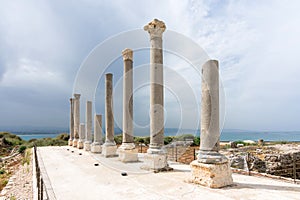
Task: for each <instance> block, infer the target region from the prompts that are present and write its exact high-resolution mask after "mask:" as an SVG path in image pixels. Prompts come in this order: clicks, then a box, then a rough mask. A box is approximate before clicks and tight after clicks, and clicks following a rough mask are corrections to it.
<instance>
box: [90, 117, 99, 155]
mask: <svg viewBox="0 0 300 200" xmlns="http://www.w3.org/2000/svg"><path fill="white" fill-rule="evenodd" d="M101 144H102V115H97V114H95V117H94V142H93V143H92V147H91V152H92V153H101V151H102V148H101Z"/></svg>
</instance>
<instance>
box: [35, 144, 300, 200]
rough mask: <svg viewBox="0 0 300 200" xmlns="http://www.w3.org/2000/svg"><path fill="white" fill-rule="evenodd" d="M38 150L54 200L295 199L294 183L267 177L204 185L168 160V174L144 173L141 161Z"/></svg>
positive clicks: (299, 189)
mask: <svg viewBox="0 0 300 200" xmlns="http://www.w3.org/2000/svg"><path fill="white" fill-rule="evenodd" d="M67 149H69V150H67ZM72 151H73V153H72ZM38 153H39V157H40V159H41V160H42V162H41V161H40V165H43V166H44V167H42V168H44V170H42V173H43V176H46V177H48V178H46V179H48V180H47V181H45V182H46V184H47V188H48V190H49V191H50V193H51V194H52V195H53V196H55V197H56V199H63V200H68V199H84V200H89V199H163V200H164V199H202V198H205V199H206V200H208V199H222V200H223V199H279V198H280V199H281V200H283V199H300V185H296V184H292V183H286V182H283V181H280V180H273V179H270V178H264V177H253V176H244V175H239V174H233V179H234V184H235V185H234V186H232V187H226V188H223V189H210V188H205V187H202V186H199V185H195V184H191V183H188V182H187V180H189V178H190V176H191V173H190V168H189V166H188V165H183V164H177V163H170V166H171V167H173V168H174V171H172V172H164V173H149V172H148V171H144V170H141V169H140V166H141V165H142V162H139V163H131V164H123V163H120V162H118V161H117V158H103V157H101V155H97V154H91V153H88V152H84V151H82V150H78V149H75V148H72V147H41V148H38ZM79 153H81V154H82V155H79ZM140 156H141V155H140ZM141 159H142V158H141ZM95 163H99V166H95V165H94V164H95ZM121 172H127V174H128V176H122V175H121ZM53 196H52V198H53Z"/></svg>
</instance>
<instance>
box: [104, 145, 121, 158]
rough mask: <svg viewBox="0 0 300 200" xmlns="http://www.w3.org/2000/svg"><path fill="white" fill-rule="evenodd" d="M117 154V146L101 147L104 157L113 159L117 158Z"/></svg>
mask: <svg viewBox="0 0 300 200" xmlns="http://www.w3.org/2000/svg"><path fill="white" fill-rule="evenodd" d="M116 152H117V145H103V146H102V155H103V156H104V157H106V158H107V157H115V156H118V155H117V154H116Z"/></svg>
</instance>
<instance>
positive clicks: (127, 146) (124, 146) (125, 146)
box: [118, 142, 135, 150]
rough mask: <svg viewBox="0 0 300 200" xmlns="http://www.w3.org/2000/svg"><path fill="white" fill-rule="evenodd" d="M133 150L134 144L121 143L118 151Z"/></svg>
mask: <svg viewBox="0 0 300 200" xmlns="http://www.w3.org/2000/svg"><path fill="white" fill-rule="evenodd" d="M134 148H135V145H134V143H124V142H123V143H122V145H121V146H120V147H119V148H118V149H123V150H132V149H134Z"/></svg>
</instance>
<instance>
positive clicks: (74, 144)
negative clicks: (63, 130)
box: [72, 138, 78, 148]
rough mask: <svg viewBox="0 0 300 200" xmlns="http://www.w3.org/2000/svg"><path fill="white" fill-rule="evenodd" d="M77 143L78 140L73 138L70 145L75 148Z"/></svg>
mask: <svg viewBox="0 0 300 200" xmlns="http://www.w3.org/2000/svg"><path fill="white" fill-rule="evenodd" d="M77 142H78V140H77V139H76V138H74V139H73V143H72V145H73V147H76V148H77Z"/></svg>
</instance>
